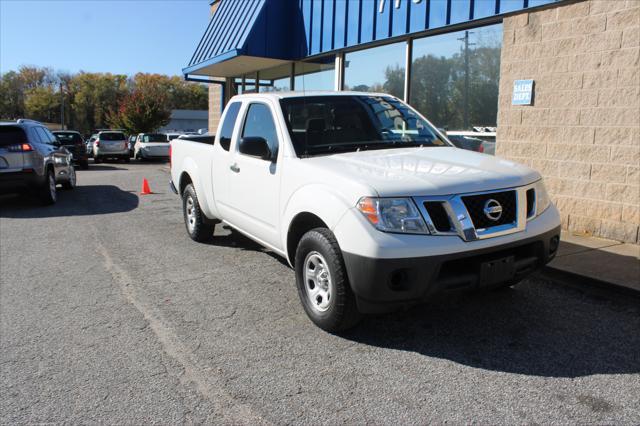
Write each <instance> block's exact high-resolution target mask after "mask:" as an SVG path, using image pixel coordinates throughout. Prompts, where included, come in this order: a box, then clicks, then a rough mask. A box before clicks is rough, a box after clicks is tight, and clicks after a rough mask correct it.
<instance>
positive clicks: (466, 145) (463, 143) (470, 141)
mask: <svg viewBox="0 0 640 426" xmlns="http://www.w3.org/2000/svg"><path fill="white" fill-rule="evenodd" d="M447 138H448V139H449V141H451V143H452V144H454V145H455V146H457V147H458V148H462V149H468V150H469V151H475V152H484V146H483V141H482V139H478V138H472V137H469V136H461V135H452V134H449V133H447Z"/></svg>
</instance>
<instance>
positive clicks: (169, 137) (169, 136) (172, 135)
mask: <svg viewBox="0 0 640 426" xmlns="http://www.w3.org/2000/svg"><path fill="white" fill-rule="evenodd" d="M180 136H182V133H167V140H168V141H169V142H171V141H172V140H174V139H176V138H179V137H180Z"/></svg>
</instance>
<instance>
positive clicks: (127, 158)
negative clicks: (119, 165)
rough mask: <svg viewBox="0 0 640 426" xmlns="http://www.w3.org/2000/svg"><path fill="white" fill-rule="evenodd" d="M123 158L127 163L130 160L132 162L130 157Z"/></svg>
mask: <svg viewBox="0 0 640 426" xmlns="http://www.w3.org/2000/svg"><path fill="white" fill-rule="evenodd" d="M123 160H124V162H125V163H130V162H131V160H130V159H129V157H126V158H123Z"/></svg>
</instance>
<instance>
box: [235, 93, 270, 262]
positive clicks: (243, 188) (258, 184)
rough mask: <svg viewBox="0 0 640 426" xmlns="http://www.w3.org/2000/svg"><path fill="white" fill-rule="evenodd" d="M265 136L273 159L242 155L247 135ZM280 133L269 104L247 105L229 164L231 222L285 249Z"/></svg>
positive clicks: (257, 102) (259, 102) (254, 103)
mask: <svg viewBox="0 0 640 426" xmlns="http://www.w3.org/2000/svg"><path fill="white" fill-rule="evenodd" d="M256 136H257V137H261V138H264V139H265V140H266V141H267V143H268V145H269V148H270V149H271V152H272V153H275V154H276V156H275V157H274V159H273V160H264V159H262V158H258V157H256V156H252V155H247V154H242V153H240V152H239V150H238V145H239V143H238V142H239V141H240V139H242V138H245V137H256ZM279 139H280V138H279V136H278V130H277V127H276V123H275V119H274V114H273V111H272V108H271V106H270V105H269V104H267V103H265V102H263V101H251V102H249V103H248V105H247V107H246V108H244V119H243V121H242V127H241V128H240V129H239V135H238V137H237V138H236V143H235V144H234V146H233V149H232V150H231V154H232V158H231V164H230V165H229V175H228V176H229V194H228V196H229V207H230V211H229V222H230V223H231V224H233V225H235V226H237V227H238V228H240V229H241V230H243V231H245V232H248V233H249V234H251V235H252V236H254V237H255V238H258V239H259V240H262V241H263V242H265V243H267V244H268V245H271V246H273V247H275V248H278V249H281V248H282V247H280V246H281V243H280V238H279V229H278V228H279V225H280V217H279V211H278V209H279V204H280V176H281V172H280V168H281V167H280V164H278V160H277V159H278V158H282V156H281V155H277V153H278V151H279V145H280V143H279Z"/></svg>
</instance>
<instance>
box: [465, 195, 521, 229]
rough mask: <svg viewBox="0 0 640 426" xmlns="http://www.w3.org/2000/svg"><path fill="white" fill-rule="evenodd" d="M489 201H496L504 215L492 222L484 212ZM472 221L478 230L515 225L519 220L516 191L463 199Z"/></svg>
mask: <svg viewBox="0 0 640 426" xmlns="http://www.w3.org/2000/svg"><path fill="white" fill-rule="evenodd" d="M489 200H496V201H497V202H498V203H500V206H501V207H502V214H501V215H500V217H499V218H498V219H497V220H491V219H490V218H489V217H488V216H487V215H486V214H485V212H484V208H485V204H486V203H487V202H488V201H489ZM462 201H463V202H464V205H465V207H466V208H467V211H468V212H469V215H470V216H471V221H472V222H473V226H475V227H476V229H486V228H491V227H493V226H499V225H506V224H509V223H514V222H515V221H516V219H517V211H516V209H517V207H516V191H505V192H491V193H488V194H479V195H468V196H464V197H462Z"/></svg>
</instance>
